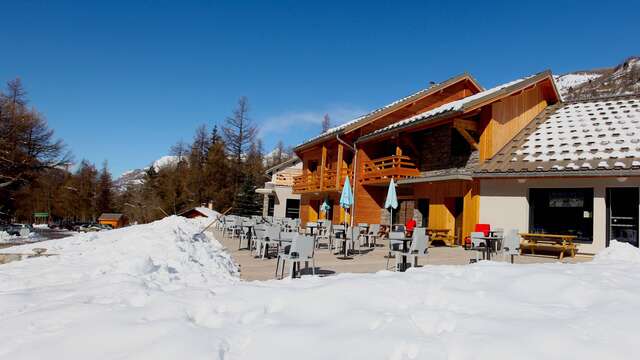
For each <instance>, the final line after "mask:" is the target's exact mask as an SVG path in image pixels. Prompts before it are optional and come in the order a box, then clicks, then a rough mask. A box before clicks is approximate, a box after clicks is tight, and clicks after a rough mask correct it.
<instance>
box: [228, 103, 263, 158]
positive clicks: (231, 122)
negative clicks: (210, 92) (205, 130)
mask: <svg viewBox="0 0 640 360" xmlns="http://www.w3.org/2000/svg"><path fill="white" fill-rule="evenodd" d="M248 114H249V101H248V100H247V98H246V97H244V96H243V97H241V98H240V99H239V100H238V107H237V108H236V109H235V110H234V111H233V115H232V116H230V117H227V119H226V120H225V126H223V127H222V132H223V134H224V140H225V144H226V147H227V152H229V155H231V156H232V157H233V158H234V160H235V162H236V164H240V163H241V162H242V155H243V154H245V153H247V151H248V150H249V148H250V146H251V144H253V143H254V140H255V138H256V134H257V132H258V129H257V128H256V127H255V125H253V123H252V122H251V119H250V118H249V116H248Z"/></svg>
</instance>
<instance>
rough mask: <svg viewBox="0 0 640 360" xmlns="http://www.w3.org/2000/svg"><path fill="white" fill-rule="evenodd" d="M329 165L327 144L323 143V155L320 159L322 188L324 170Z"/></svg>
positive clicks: (321, 184)
mask: <svg viewBox="0 0 640 360" xmlns="http://www.w3.org/2000/svg"><path fill="white" fill-rule="evenodd" d="M326 166H327V145H326V144H322V157H321V159H320V190H322V188H323V187H324V170H325V168H326Z"/></svg>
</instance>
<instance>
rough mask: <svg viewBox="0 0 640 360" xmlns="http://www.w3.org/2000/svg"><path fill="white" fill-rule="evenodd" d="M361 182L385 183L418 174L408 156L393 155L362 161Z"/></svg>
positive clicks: (416, 168)
mask: <svg viewBox="0 0 640 360" xmlns="http://www.w3.org/2000/svg"><path fill="white" fill-rule="evenodd" d="M363 165H364V169H363V171H362V176H361V177H360V181H361V182H362V184H365V185H366V184H387V183H389V181H391V179H394V180H398V179H406V178H410V177H415V176H419V175H420V171H419V170H418V167H417V166H416V164H415V163H414V162H413V160H411V158H410V157H408V156H403V155H393V156H387V157H383V158H379V159H373V160H370V161H366V162H364V164H363Z"/></svg>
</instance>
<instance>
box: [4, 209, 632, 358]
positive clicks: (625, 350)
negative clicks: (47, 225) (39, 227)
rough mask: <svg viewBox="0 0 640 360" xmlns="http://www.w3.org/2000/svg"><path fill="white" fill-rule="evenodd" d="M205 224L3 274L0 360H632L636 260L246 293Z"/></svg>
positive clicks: (612, 255)
mask: <svg viewBox="0 0 640 360" xmlns="http://www.w3.org/2000/svg"><path fill="white" fill-rule="evenodd" d="M205 222H206V221H205V220H201V221H193V220H186V219H182V218H178V217H169V218H166V219H164V220H161V221H158V222H155V223H152V224H148V225H139V226H132V227H129V228H125V229H121V230H114V231H107V232H101V233H90V234H82V235H77V236H73V237H71V238H67V239H62V240H56V241H51V242H44V243H40V244H39V245H38V247H45V248H48V249H49V250H48V252H49V253H57V254H60V255H58V256H50V257H39V258H31V259H28V260H24V261H19V262H13V263H9V264H7V265H2V266H0V309H2V311H1V313H0V324H2V325H1V326H0V339H1V340H0V358H7V359H58V358H64V359H83V360H85V359H92V360H97V359H154V360H155V359H291V358H302V359H360V358H362V359H485V358H491V359H513V358H517V359H568V358H570V359H603V358H607V359H635V358H636V356H637V354H638V351H637V341H636V339H637V335H636V328H637V326H638V319H639V318H640V252H639V250H638V249H635V248H632V247H630V246H628V245H624V244H614V245H613V246H612V247H611V248H609V249H608V250H606V251H604V252H603V253H602V254H600V255H598V256H597V258H596V259H595V260H594V261H592V262H590V263H583V264H573V265H570V264H560V263H557V264H535V265H511V264H507V263H494V262H482V263H479V264H474V265H467V266H425V267H423V268H419V269H416V270H413V271H409V272H407V273H391V272H386V271H384V272H379V273H376V274H340V275H337V276H330V277H325V278H318V277H310V276H309V277H305V278H303V279H296V280H282V281H275V280H274V281H267V282H243V281H240V280H239V279H238V277H237V269H236V267H235V266H234V264H233V262H232V260H231V259H230V257H229V255H228V254H227V253H226V252H225V251H224V249H222V248H221V246H220V245H219V243H218V242H217V241H215V240H213V241H206V239H204V238H203V237H201V236H200V235H197V234H198V231H199V229H200V228H202V226H203V224H204V223H205ZM194 236H195V238H196V239H198V240H196V241H194V240H193V239H194ZM30 248H31V247H30V246H25V247H24V248H23V249H20V248H18V249H12V250H14V251H16V252H20V251H22V252H24V251H27V250H30ZM427 263H428V259H427ZM318 265H319V266H322V264H318Z"/></svg>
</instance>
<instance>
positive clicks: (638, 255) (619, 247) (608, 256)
mask: <svg viewBox="0 0 640 360" xmlns="http://www.w3.org/2000/svg"><path fill="white" fill-rule="evenodd" d="M593 261H594V262H596V263H615V262H620V261H625V262H631V263H636V264H640V249H638V248H637V247H635V246H633V245H631V244H629V243H625V242H619V241H615V240H612V241H611V243H610V244H609V247H608V248H606V249H604V250H603V251H601V252H599V253H598V254H597V255H596V256H595V258H594V259H593Z"/></svg>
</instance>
